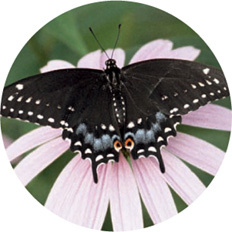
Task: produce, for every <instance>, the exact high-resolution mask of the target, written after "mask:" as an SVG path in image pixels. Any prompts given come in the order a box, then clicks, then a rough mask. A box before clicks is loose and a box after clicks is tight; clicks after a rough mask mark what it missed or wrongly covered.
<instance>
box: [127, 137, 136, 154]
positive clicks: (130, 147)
mask: <svg viewBox="0 0 232 232" xmlns="http://www.w3.org/2000/svg"><path fill="white" fill-rule="evenodd" d="M134 145H135V144H134V141H133V140H132V139H131V138H128V139H127V140H126V142H125V148H126V149H129V150H130V151H131V150H132V149H133V148H134Z"/></svg>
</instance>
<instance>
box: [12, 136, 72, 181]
mask: <svg viewBox="0 0 232 232" xmlns="http://www.w3.org/2000/svg"><path fill="white" fill-rule="evenodd" d="M69 146H70V144H69V143H68V142H67V141H64V140H63V139H62V138H57V139H55V140H53V141H50V142H48V143H46V144H44V145H42V146H41V147H39V148H37V149H36V150H35V151H33V152H32V153H30V154H29V155H28V156H26V157H25V158H24V159H23V160H22V161H20V163H19V164H18V165H17V166H16V168H15V172H16V174H17V175H18V177H19V179H20V180H21V181H22V183H23V184H24V185H27V184H28V183H29V182H30V181H31V180H32V179H33V178H34V177H35V176H36V175H38V174H39V173H40V172H41V171H42V170H43V169H45V168H46V167H47V166H48V165H49V164H51V163H52V162H53V161H54V160H56V159H57V158H58V157H59V156H60V155H62V154H63V153H64V152H65V151H66V150H68V148H69Z"/></svg>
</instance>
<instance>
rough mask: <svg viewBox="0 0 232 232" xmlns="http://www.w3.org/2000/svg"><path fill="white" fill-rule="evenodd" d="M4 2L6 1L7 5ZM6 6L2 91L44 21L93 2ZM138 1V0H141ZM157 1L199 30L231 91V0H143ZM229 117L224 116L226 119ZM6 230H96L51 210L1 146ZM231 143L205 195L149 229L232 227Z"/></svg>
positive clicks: (23, 1)
mask: <svg viewBox="0 0 232 232" xmlns="http://www.w3.org/2000/svg"><path fill="white" fill-rule="evenodd" d="M3 2H4V3H3ZM3 2H2V3H1V7H0V11H1V12H0V21H1V22H2V23H1V36H0V39H1V42H0V46H1V48H0V51H1V56H0V59H1V60H0V64H1V65H0V66H1V68H0V70H1V78H0V80H1V81H0V89H2V87H3V82H4V78H5V77H6V76H7V74H8V71H9V70H10V67H11V65H12V63H13V61H14V59H15V57H16V56H17V54H18V53H19V51H20V50H21V48H22V47H23V45H24V44H25V42H26V41H27V40H28V39H29V38H30V37H31V36H32V35H33V34H34V33H35V32H36V31H37V30H38V29H40V28H41V27H42V26H43V25H45V24H46V23H47V22H48V21H50V20H52V19H53V18H54V17H56V16H58V15H60V14H61V13H64V12H66V11H68V10H70V9H72V8H75V7H77V6H80V5H84V4H87V3H91V1H88V0H85V1H83V0H78V1H77V0H74V1H55V0H40V1H30V0H20V1H3ZM137 2H138V1H137ZM139 2H141V3H144V4H148V5H153V6H155V7H157V8H160V9H162V10H165V11H167V12H169V13H170V14H172V15H174V16H177V17H178V18H179V19H181V20H182V21H184V22H185V23H187V25H189V26H190V27H191V28H192V29H194V30H195V31H196V32H197V33H198V34H199V35H200V36H201V37H202V38H203V39H204V41H206V43H207V44H208V45H209V47H210V48H211V49H212V50H213V52H214V54H215V55H216V57H217V59H218V60H219V62H220V64H221V66H222V68H223V70H224V73H225V75H226V76H227V81H228V82H229V85H230V89H232V82H231V79H232V71H231V70H232V69H231V60H232V59H231V52H232V45H231V44H232V35H231V33H230V31H231V29H230V28H231V25H230V24H231V21H232V15H231V3H230V1H210V0H205V1H202V0H194V1H186V0H176V1H173V0H159V1H148V0H144V1H141V0H140V1H139ZM222 120H223V119H222ZM0 149H1V156H0V159H1V160H0V178H1V180H0V183H1V190H0V206H1V210H0V218H1V223H0V230H1V229H2V231H25V232H27V231H28V232H29V231H30V232H31V231H32V230H33V231H34V232H37V231H38V232H40V231H49V230H55V231H56V232H59V231H62V232H63V231H75V232H76V231H93V230H89V229H85V228H83V227H78V226H76V225H74V224H71V223H68V222H67V221H65V220H62V219H60V218H58V217H57V216H56V215H54V214H53V213H50V212H49V211H48V210H45V209H44V207H43V206H41V205H40V204H38V203H37V201H35V200H34V198H33V197H32V196H31V195H30V194H29V193H28V192H27V191H26V190H25V189H24V187H22V185H21V183H20V182H19V180H18V178H17V177H16V175H15V174H14V172H13V171H12V170H11V167H10V165H9V162H8V160H7V158H6V155H5V151H4V148H3V145H2V144H0ZM231 150H232V149H231V143H230V146H229V149H228V152H227V155H226V158H225V160H224V162H223V164H222V167H221V169H220V170H219V172H218V175H217V176H216V178H215V179H214V181H213V183H212V184H211V185H210V186H209V188H208V189H207V190H206V191H205V193H204V194H202V195H201V196H200V198H199V199H198V200H197V201H196V202H194V204H192V205H191V206H190V207H188V208H187V209H186V210H184V211H183V212H182V213H180V214H179V215H178V216H175V217H173V218H172V219H170V220H168V221H165V222H163V223H161V224H158V225H157V226H155V228H154V227H152V228H146V229H144V230H146V231H154V230H156V231H157V232H164V231H169V232H170V231H178V232H182V231H183V232H186V230H187V231H188V232H191V231H194V232H195V231H211V232H214V231H230V230H231V229H232V224H231V206H232V185H231V177H232V171H231V170H232V169H231V163H232V162H231V161H232V158H231V153H232V152H231ZM77 216H78V215H77Z"/></svg>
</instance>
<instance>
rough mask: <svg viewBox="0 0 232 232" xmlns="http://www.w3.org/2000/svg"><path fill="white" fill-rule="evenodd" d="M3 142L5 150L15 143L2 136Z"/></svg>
mask: <svg viewBox="0 0 232 232" xmlns="http://www.w3.org/2000/svg"><path fill="white" fill-rule="evenodd" d="M2 140H3V144H4V147H5V148H7V147H9V146H10V144H11V143H12V142H13V141H12V139H10V138H9V137H8V136H6V135H4V134H2Z"/></svg>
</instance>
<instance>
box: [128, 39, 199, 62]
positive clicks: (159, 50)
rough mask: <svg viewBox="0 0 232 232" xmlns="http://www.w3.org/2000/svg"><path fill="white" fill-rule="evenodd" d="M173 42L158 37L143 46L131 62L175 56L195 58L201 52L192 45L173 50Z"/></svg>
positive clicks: (185, 58)
mask: <svg viewBox="0 0 232 232" xmlns="http://www.w3.org/2000/svg"><path fill="white" fill-rule="evenodd" d="M172 47H173V43H172V42H171V41H170V40H164V39H158V40H154V41H152V42H150V43H147V44H145V45H144V46H142V47H141V48H140V49H139V50H138V51H137V52H136V53H135V55H134V56H133V57H132V59H131V61H130V64H131V63H135V62H139V61H143V60H149V59H158V58H174V59H184V60H194V59H196V58H197V57H198V55H199V54H200V50H199V49H196V48H194V47H192V46H186V47H181V48H177V49H174V50H172Z"/></svg>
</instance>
